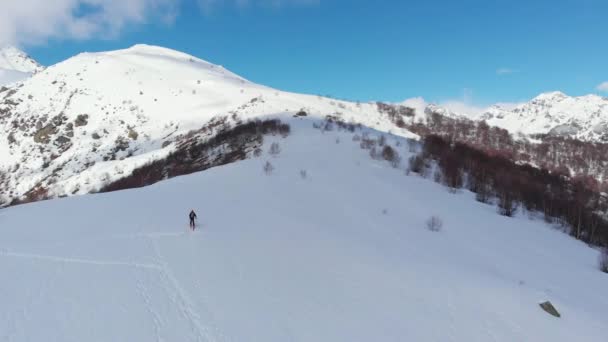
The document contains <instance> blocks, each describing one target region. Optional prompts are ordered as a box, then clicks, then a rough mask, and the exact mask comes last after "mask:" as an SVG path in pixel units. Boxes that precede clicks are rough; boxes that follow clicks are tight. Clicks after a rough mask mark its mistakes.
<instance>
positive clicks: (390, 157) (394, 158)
mask: <svg viewBox="0 0 608 342" xmlns="http://www.w3.org/2000/svg"><path fill="white" fill-rule="evenodd" d="M382 158H384V160H386V161H388V162H389V163H391V166H392V167H398V166H399V164H400V163H401V157H400V156H399V152H397V151H396V150H395V149H394V148H392V147H390V146H389V145H385V146H384V148H383V149H382Z"/></svg>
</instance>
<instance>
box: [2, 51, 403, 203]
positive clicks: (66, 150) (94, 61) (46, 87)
mask: <svg viewBox="0 0 608 342" xmlns="http://www.w3.org/2000/svg"><path fill="white" fill-rule="evenodd" d="M301 111H303V112H305V113H306V115H309V116H313V117H325V116H326V115H336V116H339V117H341V119H342V120H344V121H347V122H348V121H354V122H357V123H361V124H363V125H366V126H368V127H373V128H377V129H381V130H383V131H388V130H393V133H395V134H399V135H403V136H412V135H411V133H409V132H408V131H407V130H404V129H400V128H397V127H395V126H394V124H393V123H392V122H391V120H390V119H389V118H388V117H387V115H384V114H383V113H380V112H379V111H378V107H377V106H376V104H375V103H374V104H372V103H370V104H357V103H350V102H345V101H338V100H333V99H329V98H323V97H319V96H311V95H300V94H292V93H287V92H282V91H279V90H275V89H272V88H269V87H266V86H262V85H258V84H255V83H252V82H250V81H248V80H246V79H244V78H242V77H240V76H238V75H235V74H233V73H232V72H230V71H228V70H226V69H224V68H223V67H221V66H218V65H214V64H211V63H208V62H206V61H203V60H201V59H198V58H195V57H193V56H190V55H187V54H184V53H181V52H177V51H173V50H169V49H165V48H161V47H155V46H147V45H136V46H133V47H131V48H129V49H126V50H120V51H112V52H102V53H83V54H80V55H78V56H75V57H73V58H70V59H68V60H66V61H64V62H62V63H59V64H57V65H54V66H51V67H49V68H47V69H45V70H44V71H41V72H38V73H36V74H35V75H34V76H32V77H31V78H30V79H28V80H26V81H24V82H23V84H22V85H15V86H13V87H9V88H8V89H5V91H3V92H1V93H0V141H2V142H3V143H2V144H0V172H2V171H4V174H5V176H4V181H3V180H2V178H0V189H1V188H2V185H3V184H4V189H5V191H4V192H5V193H4V194H2V193H1V192H0V196H2V195H4V197H5V198H4V202H7V200H11V199H15V198H18V197H20V196H22V195H24V194H26V193H28V192H31V191H32V190H34V189H36V188H40V187H44V188H45V189H49V190H50V193H51V194H52V195H53V196H64V195H70V194H83V193H89V192H91V191H95V190H96V189H99V188H100V187H101V186H102V183H103V182H110V181H112V180H114V179H116V178H119V177H123V176H124V175H126V174H128V173H130V171H131V170H133V168H135V167H137V166H140V165H142V164H145V163H147V162H149V161H150V160H154V159H158V158H162V157H163V156H165V155H167V154H168V153H170V152H171V151H172V150H173V149H174V148H175V144H174V143H175V142H176V139H178V138H179V137H180V136H183V135H184V134H186V133H188V132H190V131H192V130H196V129H200V128H201V127H203V126H204V125H205V124H207V123H209V122H210V120H212V119H214V118H218V117H228V118H230V119H231V120H233V121H239V120H248V119H252V118H260V117H268V116H280V117H284V116H285V117H290V116H292V115H294V114H296V113H298V112H301ZM101 180H103V181H101ZM1 201H2V199H1V198H0V202H1Z"/></svg>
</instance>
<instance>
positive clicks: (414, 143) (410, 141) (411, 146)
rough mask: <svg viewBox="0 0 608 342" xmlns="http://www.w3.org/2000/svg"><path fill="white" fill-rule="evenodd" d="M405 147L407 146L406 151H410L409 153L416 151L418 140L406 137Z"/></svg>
mask: <svg viewBox="0 0 608 342" xmlns="http://www.w3.org/2000/svg"><path fill="white" fill-rule="evenodd" d="M407 148H408V151H410V153H416V152H418V142H417V141H416V140H414V139H408V140H407Z"/></svg>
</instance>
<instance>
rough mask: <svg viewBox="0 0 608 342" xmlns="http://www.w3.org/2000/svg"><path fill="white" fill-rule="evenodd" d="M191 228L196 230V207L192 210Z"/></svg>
mask: <svg viewBox="0 0 608 342" xmlns="http://www.w3.org/2000/svg"><path fill="white" fill-rule="evenodd" d="M189 216H190V229H192V230H194V228H195V227H196V223H195V222H194V220H196V213H195V212H194V209H192V210H191V211H190V215H189Z"/></svg>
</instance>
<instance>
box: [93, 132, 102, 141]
mask: <svg viewBox="0 0 608 342" xmlns="http://www.w3.org/2000/svg"><path fill="white" fill-rule="evenodd" d="M91 138H93V139H95V140H99V139H101V136H100V135H99V134H97V133H93V134H92V135H91Z"/></svg>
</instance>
